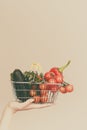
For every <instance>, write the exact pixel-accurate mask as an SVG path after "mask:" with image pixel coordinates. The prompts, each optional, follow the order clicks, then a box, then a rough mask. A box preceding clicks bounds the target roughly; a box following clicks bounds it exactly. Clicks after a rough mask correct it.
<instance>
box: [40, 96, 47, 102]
mask: <svg viewBox="0 0 87 130" xmlns="http://www.w3.org/2000/svg"><path fill="white" fill-rule="evenodd" d="M47 100H48V96H47V95H45V96H41V102H42V103H46V102H47Z"/></svg>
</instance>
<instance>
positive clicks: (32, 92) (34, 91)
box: [29, 89, 36, 97]
mask: <svg viewBox="0 0 87 130" xmlns="http://www.w3.org/2000/svg"><path fill="white" fill-rule="evenodd" d="M29 93H30V96H32V97H33V96H35V95H36V90H33V89H31V90H30V92H29Z"/></svg>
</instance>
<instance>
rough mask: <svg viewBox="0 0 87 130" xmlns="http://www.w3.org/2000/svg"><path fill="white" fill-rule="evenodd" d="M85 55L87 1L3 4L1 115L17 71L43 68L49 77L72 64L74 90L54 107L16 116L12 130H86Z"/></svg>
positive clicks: (2, 0) (1, 0) (3, 0)
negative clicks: (36, 66)
mask: <svg viewBox="0 0 87 130" xmlns="http://www.w3.org/2000/svg"><path fill="white" fill-rule="evenodd" d="M86 55H87V1H86V0H66V1H65V0H61V1H60V0H0V116H1V113H2V111H3V109H4V107H5V105H6V104H7V103H8V102H9V101H11V100H13V99H14V97H13V91H12V86H11V83H10V73H11V72H12V71H13V70H14V69H16V68H20V69H21V70H23V71H25V70H29V69H30V66H31V64H32V63H39V64H40V65H41V66H42V71H43V72H46V71H48V70H49V69H50V68H51V67H54V66H58V67H60V66H62V65H63V64H65V63H66V62H67V61H68V60H71V64H70V66H69V67H68V68H67V69H66V70H65V71H64V73H63V74H64V78H65V80H66V81H67V82H69V83H71V84H73V85H74V92H72V93H69V94H61V93H59V95H58V98H57V101H56V104H55V105H54V106H52V107H49V108H44V109H39V110H31V111H26V112H19V113H17V114H15V116H14V117H13V120H12V123H11V130H24V129H25V130H29V129H31V130H87V80H86V78H87V58H86Z"/></svg>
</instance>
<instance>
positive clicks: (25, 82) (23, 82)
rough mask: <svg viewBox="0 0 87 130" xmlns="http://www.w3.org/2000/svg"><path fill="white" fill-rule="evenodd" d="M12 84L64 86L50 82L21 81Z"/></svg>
mask: <svg viewBox="0 0 87 130" xmlns="http://www.w3.org/2000/svg"><path fill="white" fill-rule="evenodd" d="M11 83H13V84H14V83H15V84H32V85H33V84H37V85H39V84H46V85H58V86H63V84H62V83H49V82H27V81H22V82H20V81H11Z"/></svg>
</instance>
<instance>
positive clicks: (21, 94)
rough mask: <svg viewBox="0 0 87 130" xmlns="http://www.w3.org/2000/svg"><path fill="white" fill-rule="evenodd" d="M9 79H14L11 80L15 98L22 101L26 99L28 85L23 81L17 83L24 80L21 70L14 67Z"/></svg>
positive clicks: (27, 96)
mask: <svg viewBox="0 0 87 130" xmlns="http://www.w3.org/2000/svg"><path fill="white" fill-rule="evenodd" d="M11 80H12V81H15V82H13V87H14V89H15V93H16V96H17V98H18V99H19V100H21V101H22V102H24V101H26V100H27V99H28V98H29V91H28V86H27V85H26V84H25V83H17V82H24V81H25V77H24V74H23V73H22V72H21V70H19V69H15V70H14V72H13V73H11Z"/></svg>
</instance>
